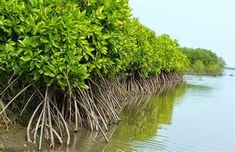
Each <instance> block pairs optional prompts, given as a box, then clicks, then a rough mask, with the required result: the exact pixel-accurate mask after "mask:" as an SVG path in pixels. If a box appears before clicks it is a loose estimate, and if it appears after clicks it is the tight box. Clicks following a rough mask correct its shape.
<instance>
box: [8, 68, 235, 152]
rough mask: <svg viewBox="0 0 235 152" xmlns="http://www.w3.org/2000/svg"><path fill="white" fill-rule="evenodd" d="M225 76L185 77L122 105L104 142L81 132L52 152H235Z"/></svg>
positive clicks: (234, 105)
mask: <svg viewBox="0 0 235 152" xmlns="http://www.w3.org/2000/svg"><path fill="white" fill-rule="evenodd" d="M231 73H233V75H235V71H228V70H227V71H225V75H224V76H221V77H205V76H203V77H197V76H185V82H186V83H185V84H183V85H181V86H179V87H176V88H173V89H171V90H169V91H167V92H166V93H164V94H162V95H160V96H158V97H155V98H153V99H151V101H146V102H144V103H142V104H132V105H129V106H127V107H126V108H125V109H124V110H123V112H122V113H121V118H122V121H121V122H120V124H119V125H116V126H114V127H112V128H111V130H110V132H109V135H108V136H109V138H110V142H109V143H105V142H104V139H103V137H102V135H100V134H97V133H90V132H88V131H86V130H81V131H80V132H79V133H78V134H76V136H74V137H73V139H72V143H71V146H70V147H67V148H65V147H59V148H58V149H57V151H71V152H99V151H105V152H132V151H139V152H155V151H169V152H177V151H179V152H183V151H187V152H194V151H195V152H208V151H211V152H216V151H219V152H232V151H235V124H234V122H235V111H234V110H235V88H234V87H235V76H233V77H232V76H229V74H231ZM17 132H18V131H17ZM24 133H25V130H24ZM20 141H23V142H24V140H17V139H16V142H14V143H13V144H11V145H9V146H10V147H11V148H10V149H11V150H12V151H16V150H17V149H18V151H22V149H21V148H20V147H22V145H23V144H24V143H20ZM17 143H19V144H18V145H17ZM10 149H9V150H10ZM26 149H27V148H26Z"/></svg>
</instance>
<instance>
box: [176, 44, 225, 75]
mask: <svg viewBox="0 0 235 152" xmlns="http://www.w3.org/2000/svg"><path fill="white" fill-rule="evenodd" d="M180 50H181V52H183V53H184V54H186V55H187V57H188V59H189V62H190V68H189V70H188V72H190V73H194V74H207V75H220V74H222V72H223V70H224V66H225V62H224V60H223V59H222V58H221V57H218V56H217V55H216V54H215V53H213V52H212V51H210V50H206V49H201V48H196V49H193V48H185V47H184V48H181V49H180Z"/></svg>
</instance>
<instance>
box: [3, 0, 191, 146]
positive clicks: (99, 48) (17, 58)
mask: <svg viewBox="0 0 235 152" xmlns="http://www.w3.org/2000/svg"><path fill="white" fill-rule="evenodd" d="M187 67H188V60H187V57H186V56H185V55H184V54H183V53H181V52H180V51H179V44H178V42H177V41H176V40H174V39H172V38H170V36H169V35H157V34H156V33H155V32H153V31H152V30H151V29H149V28H147V27H146V26H144V25H143V24H141V23H140V22H139V21H138V19H136V18H132V17H131V10H130V8H129V5H128V0H89V1H87V0H81V1H77V0H70V1H67V0H29V1H25V0H1V1H0V74H1V76H0V102H1V103H0V105H2V106H0V117H4V119H2V120H3V121H4V123H8V120H9V119H8V118H7V115H6V112H7V111H6V110H7V109H8V112H9V111H12V112H14V115H17V116H21V119H20V120H19V119H18V117H16V120H17V121H20V122H21V121H24V120H25V121H29V124H28V130H27V139H28V141H29V142H36V141H37V137H38V136H37V135H39V137H40V138H39V148H40V149H41V143H42V137H43V136H45V137H46V138H47V139H50V141H51V146H52V147H53V146H54V138H57V140H58V141H59V142H60V143H62V137H63V136H64V135H63V133H62V130H65V132H66V135H65V137H66V138H67V144H69V140H70V136H69V129H70V127H71V126H73V124H74V125H75V129H74V130H75V131H77V127H78V125H80V124H81V126H84V127H89V128H91V130H93V129H96V130H97V128H99V129H100V130H101V131H102V126H100V122H102V124H103V126H104V128H106V129H107V126H106V124H109V123H110V121H111V120H117V121H118V117H117V116H116V111H115V109H116V108H117V107H118V106H119V104H118V103H116V100H114V97H113V95H112V94H111V93H110V92H109V91H105V90H104V91H100V90H101V86H102V83H104V82H106V81H107V80H109V81H112V80H116V79H117V78H119V79H121V80H124V79H127V78H129V77H134V78H135V79H140V78H141V79H148V78H151V77H157V76H159V75H160V74H162V73H181V72H183V71H185V70H186V69H187ZM163 78H164V79H165V78H166V77H165V76H163ZM171 78H172V77H171ZM166 80H167V79H166ZM168 80H169V79H168ZM118 82H119V81H118ZM112 84H113V86H114V84H115V87H117V85H116V83H112ZM136 84H137V83H136ZM109 86H111V83H109ZM92 88H94V89H92ZM139 88H141V87H139ZM111 89H112V88H111ZM141 89H142V88H141ZM142 90H143V89H142ZM88 91H89V92H88ZM97 92H99V93H100V94H101V95H99V96H95V95H94V94H95V93H97ZM120 94H121V93H120ZM99 98H101V99H102V100H98V99H99ZM125 99H126V97H125ZM111 100H112V101H111ZM113 100H114V101H115V104H114V103H113ZM8 112H7V114H8ZM8 117H9V115H8ZM72 122H73V123H72ZM0 123H1V120H0ZM68 124H69V127H68ZM33 126H34V127H33ZM54 126H56V127H54ZM31 130H32V131H31ZM39 130H40V133H39V134H38V132H39ZM48 134H49V135H48ZM32 135H33V139H34V140H31V137H32ZM54 136H55V137H54Z"/></svg>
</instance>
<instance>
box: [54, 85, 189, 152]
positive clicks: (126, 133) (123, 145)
mask: <svg viewBox="0 0 235 152" xmlns="http://www.w3.org/2000/svg"><path fill="white" fill-rule="evenodd" d="M187 87H188V86H187V85H186V84H183V85H181V86H178V87H175V88H172V89H170V90H168V91H167V92H165V93H163V94H161V95H159V96H158V97H151V96H145V97H143V96H139V97H135V99H133V100H134V101H136V102H133V103H130V104H129V105H126V107H125V108H124V109H123V111H122V113H121V122H120V124H119V125H115V126H113V127H111V129H110V131H109V133H108V134H109V135H108V137H109V139H110V141H109V143H105V140H104V139H103V137H102V135H101V134H99V133H91V132H88V131H86V130H83V131H79V132H80V133H79V134H77V135H76V136H74V141H73V142H72V145H71V146H70V147H69V149H67V151H82V152H93V151H125V152H126V151H135V150H136V148H137V147H138V145H136V147H135V146H134V143H133V142H137V141H146V140H148V139H150V138H152V137H154V136H156V134H157V131H158V129H159V128H161V126H162V125H169V124H171V119H172V113H173V108H174V104H175V102H176V101H177V98H180V97H181V96H182V95H183V94H184V93H185V91H186V89H187ZM138 101H139V102H138ZM62 149H63V148H62ZM58 150H61V149H58ZM63 150H65V151H66V149H63Z"/></svg>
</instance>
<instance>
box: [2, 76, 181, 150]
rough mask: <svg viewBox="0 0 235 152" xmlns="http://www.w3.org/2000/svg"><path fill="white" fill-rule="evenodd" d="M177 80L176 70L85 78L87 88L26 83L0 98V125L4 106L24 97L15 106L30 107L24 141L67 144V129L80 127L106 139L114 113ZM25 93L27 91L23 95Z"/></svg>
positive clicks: (4, 121)
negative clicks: (14, 92) (96, 79)
mask: <svg viewBox="0 0 235 152" xmlns="http://www.w3.org/2000/svg"><path fill="white" fill-rule="evenodd" d="M17 79H18V78H17ZM14 80H16V79H14ZM14 80H13V81H12V82H11V83H10V84H11V85H13V84H14V82H15V81H14ZM181 81H182V77H181V76H180V75H179V74H177V73H170V74H164V73H162V74H161V75H160V76H158V77H149V78H147V79H145V78H143V77H141V76H138V78H136V77H135V76H130V77H128V78H126V79H120V78H116V79H114V80H110V81H108V80H103V81H102V82H97V83H96V82H94V81H92V80H88V81H87V84H88V86H89V89H88V90H82V89H81V88H79V87H78V86H77V89H76V90H71V88H68V90H66V91H63V90H59V89H58V88H57V87H55V86H47V87H40V88H39V87H37V86H36V85H35V84H28V85H25V87H24V88H23V89H22V90H20V91H19V92H18V93H16V95H15V96H13V97H12V98H11V99H6V98H3V99H4V100H5V102H4V101H2V102H1V100H0V114H1V115H0V124H1V125H4V126H8V125H9V124H10V122H11V121H10V119H9V118H8V117H7V115H6V109H7V108H12V107H14V106H13V103H14V102H15V103H17V104H18V102H20V101H22V100H25V99H26V97H27V100H25V101H27V102H24V104H22V103H21V104H19V105H21V106H19V109H21V108H22V109H21V110H19V112H18V113H19V115H22V113H24V111H25V109H27V107H30V108H31V107H32V108H34V110H31V117H30V119H29V122H28V126H27V141H28V142H32V143H38V148H39V150H41V149H42V144H43V142H44V141H45V140H44V139H46V140H47V141H49V142H50V146H51V147H55V145H56V144H57V143H60V144H66V145H69V143H70V131H71V130H73V131H74V132H78V131H79V128H81V127H85V128H89V129H90V130H91V131H101V132H102V134H103V135H104V138H105V139H106V141H108V136H109V135H108V134H107V131H108V129H109V126H110V125H111V124H117V123H118V122H119V121H120V118H119V115H118V114H119V113H120V111H121V110H122V107H123V106H125V105H127V104H128V106H131V105H133V104H134V105H138V104H142V103H143V102H144V101H146V100H148V99H149V97H150V96H151V95H153V94H159V93H161V92H162V91H164V90H166V89H167V88H169V87H171V86H173V85H176V84H179V83H180V82H181ZM68 84H69V81H68ZM11 85H9V86H7V87H6V88H5V89H4V90H3V92H2V93H1V95H2V96H4V95H5V94H9V92H10V91H8V90H9V88H10V87H11ZM26 92H28V93H31V94H30V95H26V94H25V93H26ZM139 95H141V96H139ZM4 103H5V105H4ZM35 105H36V106H35ZM15 111H17V110H15Z"/></svg>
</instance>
